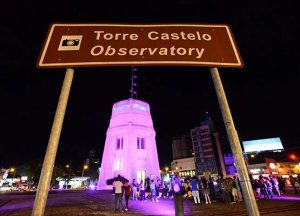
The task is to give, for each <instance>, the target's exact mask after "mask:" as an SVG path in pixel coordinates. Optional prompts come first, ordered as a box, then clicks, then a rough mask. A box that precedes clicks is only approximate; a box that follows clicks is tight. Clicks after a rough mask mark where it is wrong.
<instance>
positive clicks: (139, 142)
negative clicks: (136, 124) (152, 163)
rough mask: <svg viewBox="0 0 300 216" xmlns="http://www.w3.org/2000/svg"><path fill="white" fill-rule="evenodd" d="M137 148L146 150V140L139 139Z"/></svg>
mask: <svg viewBox="0 0 300 216" xmlns="http://www.w3.org/2000/svg"><path fill="white" fill-rule="evenodd" d="M136 147H137V149H145V138H141V137H137V139H136Z"/></svg>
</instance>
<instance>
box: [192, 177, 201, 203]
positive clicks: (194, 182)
mask: <svg viewBox="0 0 300 216" xmlns="http://www.w3.org/2000/svg"><path fill="white" fill-rule="evenodd" d="M190 185H191V190H192V196H193V198H194V203H195V204H196V205H197V204H200V196H199V188H198V184H197V180H196V177H193V178H192V180H191V182H190Z"/></svg>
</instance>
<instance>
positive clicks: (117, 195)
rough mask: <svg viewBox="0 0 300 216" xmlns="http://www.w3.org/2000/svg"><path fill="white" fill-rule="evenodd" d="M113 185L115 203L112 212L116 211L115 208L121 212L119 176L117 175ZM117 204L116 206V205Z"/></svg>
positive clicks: (121, 194)
mask: <svg viewBox="0 0 300 216" xmlns="http://www.w3.org/2000/svg"><path fill="white" fill-rule="evenodd" d="M113 186H114V187H115V205H114V212H116V211H117V210H119V211H120V212H122V210H123V207H122V196H123V193H122V186H123V183H122V182H121V177H120V176H118V177H117V178H116V179H115V181H114V183H113ZM117 206H118V207H117Z"/></svg>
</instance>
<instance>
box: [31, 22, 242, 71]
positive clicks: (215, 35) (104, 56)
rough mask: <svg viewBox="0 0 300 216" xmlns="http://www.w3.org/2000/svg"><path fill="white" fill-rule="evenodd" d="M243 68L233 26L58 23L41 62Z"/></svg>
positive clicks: (45, 65) (48, 65)
mask: <svg viewBox="0 0 300 216" xmlns="http://www.w3.org/2000/svg"><path fill="white" fill-rule="evenodd" d="M120 65H187V66H188V65H191V66H209V67H242V66H243V62H242V60H241V57H240V55H239V51H238V49H237V46H236V45H235V42H234V39H233V35H232V33H231V31H230V28H229V26H227V25H190V24H165V25H123V24H53V25H52V26H51V27H50V29H49V33H48V37H47V39H46V41H45V44H44V47H43V50H42V52H41V54H40V58H39V60H38V63H37V66H38V67H40V68H51V67H60V68H66V67H86V66H120Z"/></svg>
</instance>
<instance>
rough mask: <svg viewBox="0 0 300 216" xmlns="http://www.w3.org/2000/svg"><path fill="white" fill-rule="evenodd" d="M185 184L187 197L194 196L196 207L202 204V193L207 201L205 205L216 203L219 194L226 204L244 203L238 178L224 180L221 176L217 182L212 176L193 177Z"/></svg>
mask: <svg viewBox="0 0 300 216" xmlns="http://www.w3.org/2000/svg"><path fill="white" fill-rule="evenodd" d="M183 184H184V187H185V191H186V195H185V196H186V197H190V196H192V197H193V200H194V203H195V204H196V205H197V204H200V192H202V195H203V198H204V199H205V204H211V203H213V202H216V197H217V196H218V194H217V193H218V192H219V194H220V195H221V197H222V200H223V201H224V202H225V203H226V204H232V203H236V202H240V201H242V193H241V189H240V183H239V180H238V178H237V177H236V176H234V177H233V178H231V177H226V178H222V177H221V176H220V177H218V178H217V180H215V179H214V178H213V177H212V176H209V177H205V176H202V177H201V178H200V179H199V178H197V177H192V178H191V179H186V180H185V183H183Z"/></svg>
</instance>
